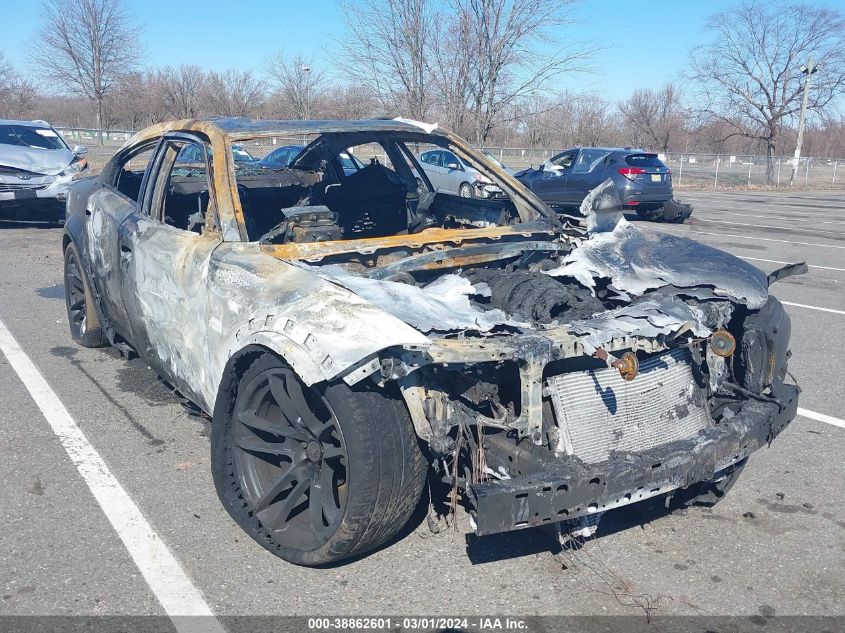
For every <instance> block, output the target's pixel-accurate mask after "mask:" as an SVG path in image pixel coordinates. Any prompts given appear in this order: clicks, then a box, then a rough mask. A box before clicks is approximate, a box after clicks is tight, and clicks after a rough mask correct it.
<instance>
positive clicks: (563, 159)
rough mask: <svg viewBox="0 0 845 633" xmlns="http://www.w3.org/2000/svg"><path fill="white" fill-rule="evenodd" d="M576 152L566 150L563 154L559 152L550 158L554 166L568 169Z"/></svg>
mask: <svg viewBox="0 0 845 633" xmlns="http://www.w3.org/2000/svg"><path fill="white" fill-rule="evenodd" d="M575 154H576V152H567V153H565V154H561V155H560V156H557V157H555V158H553V159H552V160H551V163H552V165H554V166H555V167H560V168H562V169H569V168H570V167H571V166H572V161H573V160H574V158H575Z"/></svg>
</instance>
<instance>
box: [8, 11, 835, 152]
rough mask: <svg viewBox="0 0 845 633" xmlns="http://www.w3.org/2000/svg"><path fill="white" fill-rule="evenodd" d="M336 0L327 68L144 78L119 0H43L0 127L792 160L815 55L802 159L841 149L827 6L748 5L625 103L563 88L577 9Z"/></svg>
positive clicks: (582, 49) (573, 69) (169, 72)
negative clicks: (215, 123)
mask: <svg viewBox="0 0 845 633" xmlns="http://www.w3.org/2000/svg"><path fill="white" fill-rule="evenodd" d="M337 1H338V4H339V7H340V10H341V13H342V15H343V17H344V23H345V30H344V35H343V36H342V37H341V38H340V40H338V41H336V42H334V43H333V45H334V46H335V47H336V50H337V51H342V53H340V52H339V53H338V54H336V55H333V56H332V57H333V60H334V61H335V64H336V66H337V68H336V69H335V71H334V73H329V72H328V71H327V70H326V69H323V68H320V66H319V65H318V64H317V63H316V62H315V61H314V60H312V59H309V58H307V57H304V56H302V55H301V54H298V53H296V52H284V51H279V52H278V53H276V54H275V55H272V56H270V57H269V58H267V59H266V60H263V62H259V64H258V67H256V68H249V69H236V68H232V69H228V70H224V71H211V70H205V69H203V68H201V67H199V66H196V65H182V66H178V67H166V68H145V67H144V66H143V53H142V32H141V29H140V28H139V26H138V24H137V22H136V21H135V20H134V19H133V17H132V16H131V14H130V13H129V12H128V10H127V8H126V6H125V4H124V2H123V0H46V1H45V2H44V6H43V11H42V28H41V30H40V31H39V33H38V34H37V35H36V36H35V37H34V38H33V42H34V44H33V48H32V50H31V51H30V52H29V55H28V59H27V65H26V69H27V74H24V73H23V72H22V71H21V70H20V69H15V68H13V67H12V66H11V65H10V64H9V63H8V62H7V61H6V60H5V58H4V57H3V56H2V53H0V117H7V118H15V117H19V118H43V119H47V120H49V121H51V122H52V123H53V124H55V125H69V126H82V127H89V126H90V127H109V128H121V129H124V128H128V129H138V128H140V127H143V126H145V125H148V124H150V123H153V122H157V121H161V120H164V119H169V118H193V117H199V116H210V115H223V116H250V117H266V118H294V119H308V118H310V119H314V118H341V119H350V118H366V117H374V116H388V117H392V116H405V117H410V118H416V119H420V120H425V121H438V122H440V123H441V124H443V125H444V126H446V127H449V128H451V129H453V130H455V131H456V132H458V133H459V134H461V135H463V136H465V137H467V138H468V139H470V140H471V141H473V142H474V143H476V144H478V145H484V146H510V147H537V148H548V149H552V148H561V147H566V146H571V145H614V146H615V145H621V146H628V145H630V146H637V147H645V148H648V149H652V150H656V151H663V152H684V151H697V152H713V153H735V154H761V153H762V154H768V155H769V156H774V155H785V154H789V153H791V151H792V149H794V143H795V128H796V123H797V113H798V110H799V108H800V104H801V99H802V97H803V81H804V79H805V76H804V75H803V74H802V71H801V68H802V65H803V64H806V63H807V60H808V59H809V58H810V57H813V58H814V59H815V62H816V63H817V64H818V66H819V72H817V73H816V74H815V75H814V76H813V77H812V80H811V81H812V83H811V89H810V91H809V93H808V97H809V98H808V111H809V113H810V117H809V119H808V121H809V125H808V131H807V133H806V135H805V141H804V143H805V145H804V153H805V154H812V155H815V156H821V157H837V158H838V157H842V156H843V154H845V117H843V115H842V113H841V112H840V111H839V110H838V109H837V105H838V104H839V103H840V102H841V100H842V98H843V95H845V21H843V18H842V15H841V14H840V13H839V12H837V11H835V10H832V9H829V8H826V7H822V6H815V5H809V4H790V3H786V2H774V3H772V2H765V3H764V2H759V1H758V0H747V1H746V2H744V3H743V4H739V5H737V6H736V7H733V8H731V9H729V10H726V11H722V12H719V13H715V14H714V15H712V16H711V17H710V18H709V19H708V20H707V22H706V23H705V24H704V25H703V27H704V32H705V35H706V42H705V43H704V44H702V45H701V46H699V47H697V48H693V49H691V50H690V51H689V53H688V57H689V59H688V64H687V71H686V72H685V73H684V74H683V75H682V76H679V77H676V78H673V80H671V81H667V83H666V84H665V85H664V86H662V87H660V88H643V89H637V90H634V91H633V92H632V94H631V95H630V96H629V97H628V98H627V99H623V100H621V101H618V102H614V101H611V100H609V99H607V98H605V97H603V96H601V95H599V94H596V93H591V92H572V91H561V90H559V89H557V87H556V86H557V85H558V82H559V80H560V79H561V78H562V77H564V76H567V75H572V74H574V73H587V72H589V71H590V70H591V68H590V63H591V58H590V54H589V52H588V51H589V50H590V48H591V47H589V46H587V45H586V44H585V43H579V42H577V41H576V39H575V38H574V37H567V38H566V39H565V40H564V39H562V38H561V37H560V33H567V34H575V33H577V28H576V27H574V26H573V5H574V4H575V2H576V0H337ZM696 26H698V25H691V26H690V28H695V27H696ZM644 46H647V42H644ZM593 48H594V47H593ZM36 82H38V83H36Z"/></svg>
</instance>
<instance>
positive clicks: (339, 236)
mask: <svg viewBox="0 0 845 633" xmlns="http://www.w3.org/2000/svg"><path fill="white" fill-rule="evenodd" d="M432 141H433V142H432ZM239 145H240V146H241V147H243V148H244V149H245V150H247V151H249V153H250V154H251V155H252V156H254V157H255V159H256V160H254V161H252V162H248V163H239V162H237V161H236V163H235V178H236V180H237V189H238V195H239V198H240V203H241V208H242V211H243V216H244V222H245V225H246V230H247V234H248V238H249V240H250V241H255V240H260V241H262V242H264V243H272V244H285V243H291V242H324V241H343V240H357V239H366V238H381V237H388V236H396V235H408V234H413V233H419V232H421V231H424V230H426V229H429V228H440V229H467V228H483V227H484V228H486V227H494V226H507V225H510V224H516V223H518V222H520V217H519V214H518V213H517V210H516V207H515V205H514V202H513V201H512V200H511V198H510V196H509V195H508V194H507V193H506V190H507V188H503V187H502V184H501V183H499V182H496V181H495V176H494V175H492V174H487V175H485V173H483V172H484V171H487V169H488V168H484V167H481V165H483V163H484V160H483V158H481V156H480V155H479V156H477V157H475V160H472V155H467V154H466V153H465V152H463V151H461V150H460V148H458V147H452V146H451V144H450V143H449V141H448V139H447V138H445V137H440V136H434V135H431V136H429V135H423V134H397V133H384V132H343V133H327V134H322V135H306V136H303V137H299V138H296V139H292V138H287V139H282V138H278V137H277V138H274V139H271V138H263V137H262V138H257V139H250V140H246V141H241V140H239ZM432 152H434V153H436V156H434V157H432V156H431V154H432Z"/></svg>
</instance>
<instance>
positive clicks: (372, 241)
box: [261, 224, 555, 260]
mask: <svg viewBox="0 0 845 633" xmlns="http://www.w3.org/2000/svg"><path fill="white" fill-rule="evenodd" d="M538 233H543V234H546V235H555V233H554V231H553V230H552V229H551V228H545V229H544V228H539V227H537V226H534V227H529V226H526V225H518V224H517V225H513V226H494V227H488V228H483V229H465V230H461V229H441V228H434V227H432V228H429V229H425V230H424V231H420V232H419V233H414V234H412V235H389V236H387V237H370V238H363V239H358V240H340V241H336V242H301V243H290V244H262V246H261V250H263V251H264V252H265V253H267V254H268V255H272V256H273V257H277V258H279V259H305V260H319V259H322V258H323V257H327V256H330V255H339V254H342V253H362V254H365V255H370V254H373V253H375V252H377V251H379V250H382V249H386V248H399V247H411V248H420V247H423V246H426V245H428V244H442V243H452V244H460V243H461V242H464V241H467V240H474V239H498V238H501V237H506V236H510V235H521V236H523V237H531V235H534V234H538Z"/></svg>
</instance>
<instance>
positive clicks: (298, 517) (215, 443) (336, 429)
mask: <svg viewBox="0 0 845 633" xmlns="http://www.w3.org/2000/svg"><path fill="white" fill-rule="evenodd" d="M228 400H229V402H226V403H218V407H217V408H216V409H215V414H214V420H213V430H212V471H213V474H214V482H215V486H216V488H217V492H218V495H219V496H220V500H221V501H222V503H223V505H224V506H225V507H226V509H227V511H228V512H229V514H230V515H231V516H232V518H234V519H235V521H236V522H237V523H238V524H239V525H240V526H241V527H242V528H243V529H244V530H245V531H246V532H247V533H248V534H249V535H250V536H251V537H252V538H254V539H255V540H256V541H257V542H258V543H260V544H261V545H262V546H264V547H265V548H267V549H268V550H269V551H271V552H272V553H274V554H276V555H277V556H280V557H281V558H284V559H285V560H287V561H290V562H291V563H295V564H297V565H308V566H314V565H322V564H326V563H331V562H334V561H338V560H341V559H344V558H348V557H350V556H355V555H358V554H362V553H364V552H366V551H368V550H371V549H374V548H376V547H378V546H379V545H381V544H383V543H384V542H385V541H387V540H388V539H390V538H391V537H392V536H394V535H395V534H396V533H397V532H398V531H399V530H400V529H401V528H402V527H403V526H404V525H405V523H406V522H407V521H408V519H409V518H410V516H411V513H412V512H413V510H414V508H415V507H416V504H417V502H418V501H419V498H420V495H421V493H422V488H423V484H424V482H425V477H426V471H427V465H426V462H425V460H424V458H423V455H422V453H421V451H420V448H419V445H418V443H417V438H416V435H415V434H414V431H413V427H412V425H411V421H410V417H409V416H408V412H407V410H406V409H405V407H404V404H403V403H402V402H401V401H400V400H399V399H397V398H392V397H390V396H388V395H385V394H384V393H382V392H381V391H379V390H377V389H375V387H354V388H350V387H349V386H347V385H346V384H345V383H344V382H342V381H339V382H334V383H330V384H322V385H319V386H316V387H306V386H305V385H304V384H303V383H302V381H301V380H300V379H299V378H298V377H297V375H296V374H295V373H294V372H293V370H292V369H291V368H290V367H289V366H288V365H287V364H285V363H284V362H283V361H282V360H281V359H280V358H278V357H277V356H275V355H273V354H270V353H266V354H263V355H261V356H259V357H258V358H257V359H255V360H253V361H252V363H251V364H250V365H249V367H248V368H247V369H246V370H245V371H244V372H243V374H242V375H241V377H240V379H239V380H238V382H237V384H236V386H235V387H234V389H233V390H232V393H231V395H230V396H229V397H228Z"/></svg>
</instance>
